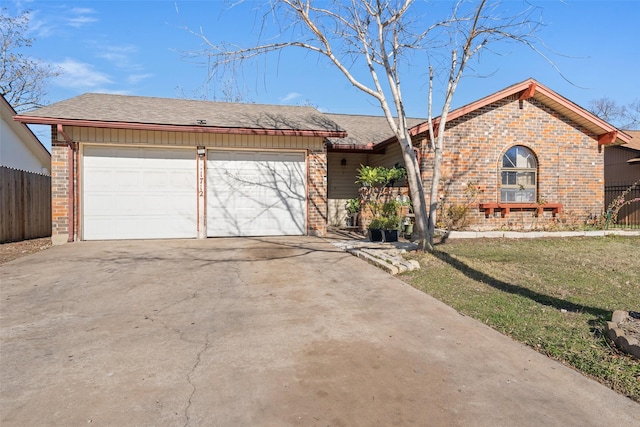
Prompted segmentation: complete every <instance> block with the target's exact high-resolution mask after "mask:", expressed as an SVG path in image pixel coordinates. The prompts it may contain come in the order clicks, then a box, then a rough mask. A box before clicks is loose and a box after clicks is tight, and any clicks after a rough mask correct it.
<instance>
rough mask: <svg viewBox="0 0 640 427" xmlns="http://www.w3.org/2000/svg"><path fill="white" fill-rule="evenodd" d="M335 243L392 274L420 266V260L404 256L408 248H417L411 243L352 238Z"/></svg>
mask: <svg viewBox="0 0 640 427" xmlns="http://www.w3.org/2000/svg"><path fill="white" fill-rule="evenodd" d="M333 244H334V245H335V246H337V247H339V248H340V249H342V250H343V251H345V252H347V253H350V254H351V255H353V256H356V257H358V258H360V259H362V260H364V261H367V262H368V263H369V264H373V265H375V266H376V267H378V268H380V269H382V270H384V271H386V272H387V273H389V274H392V275H396V274H399V273H404V272H405V271H412V270H417V269H419V268H420V264H419V263H418V261H416V260H406V259H404V257H403V256H402V254H403V253H405V252H406V251H407V249H408V250H415V248H414V247H413V246H414V245H412V244H410V243H401V242H398V243H397V244H396V245H394V244H391V243H373V242H369V241H357V240H352V241H344V242H333Z"/></svg>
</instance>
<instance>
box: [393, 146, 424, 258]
mask: <svg viewBox="0 0 640 427" xmlns="http://www.w3.org/2000/svg"><path fill="white" fill-rule="evenodd" d="M408 141H410V139H409V140H407V139H404V138H403V139H401V140H400V143H401V146H402V158H403V160H404V165H405V169H406V170H407V181H408V182H409V192H410V193H411V203H412V204H413V213H414V215H415V218H414V220H415V224H414V231H415V233H416V235H417V240H418V244H419V246H420V250H422V251H424V250H427V249H429V250H430V247H429V241H430V240H431V239H430V238H429V236H428V232H429V228H428V224H427V206H426V199H425V197H424V196H425V191H424V185H423V183H422V176H421V174H420V165H419V164H418V158H417V157H416V153H415V152H414V151H413V146H412V145H411V144H410V143H409V142H408Z"/></svg>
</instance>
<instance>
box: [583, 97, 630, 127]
mask: <svg viewBox="0 0 640 427" xmlns="http://www.w3.org/2000/svg"><path fill="white" fill-rule="evenodd" d="M587 109H588V110H589V111H590V112H591V113H593V114H595V115H596V116H598V117H600V118H601V119H602V120H604V121H606V122H609V123H611V124H613V125H615V126H617V127H619V128H620V129H638V128H640V99H637V100H635V101H634V102H631V103H630V104H628V105H620V104H618V102H616V101H615V100H614V99H611V98H608V97H606V96H605V97H602V98H598V99H593V100H591V101H589V107H588V108H587Z"/></svg>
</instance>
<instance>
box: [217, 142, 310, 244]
mask: <svg viewBox="0 0 640 427" xmlns="http://www.w3.org/2000/svg"><path fill="white" fill-rule="evenodd" d="M305 170H306V167H305V156H304V154H303V153H281V152H248V151H247V152H245V151H214V150H211V151H209V153H208V158H207V235H208V236H209V237H219V236H285V235H303V234H305V227H306V222H305V217H306V203H307V197H306V194H307V192H306V184H305V183H306V172H305Z"/></svg>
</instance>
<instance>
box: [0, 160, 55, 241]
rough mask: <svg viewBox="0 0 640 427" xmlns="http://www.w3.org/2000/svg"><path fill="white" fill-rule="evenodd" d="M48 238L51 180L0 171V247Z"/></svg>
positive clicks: (35, 175)
mask: <svg viewBox="0 0 640 427" xmlns="http://www.w3.org/2000/svg"><path fill="white" fill-rule="evenodd" d="M48 236H51V177H49V176H46V175H38V174H35V173H31V172H25V171H21V170H16V169H10V168H7V167H4V166H2V167H0V243H6V242H18V241H21V240H27V239H35V238H38V237H48Z"/></svg>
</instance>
